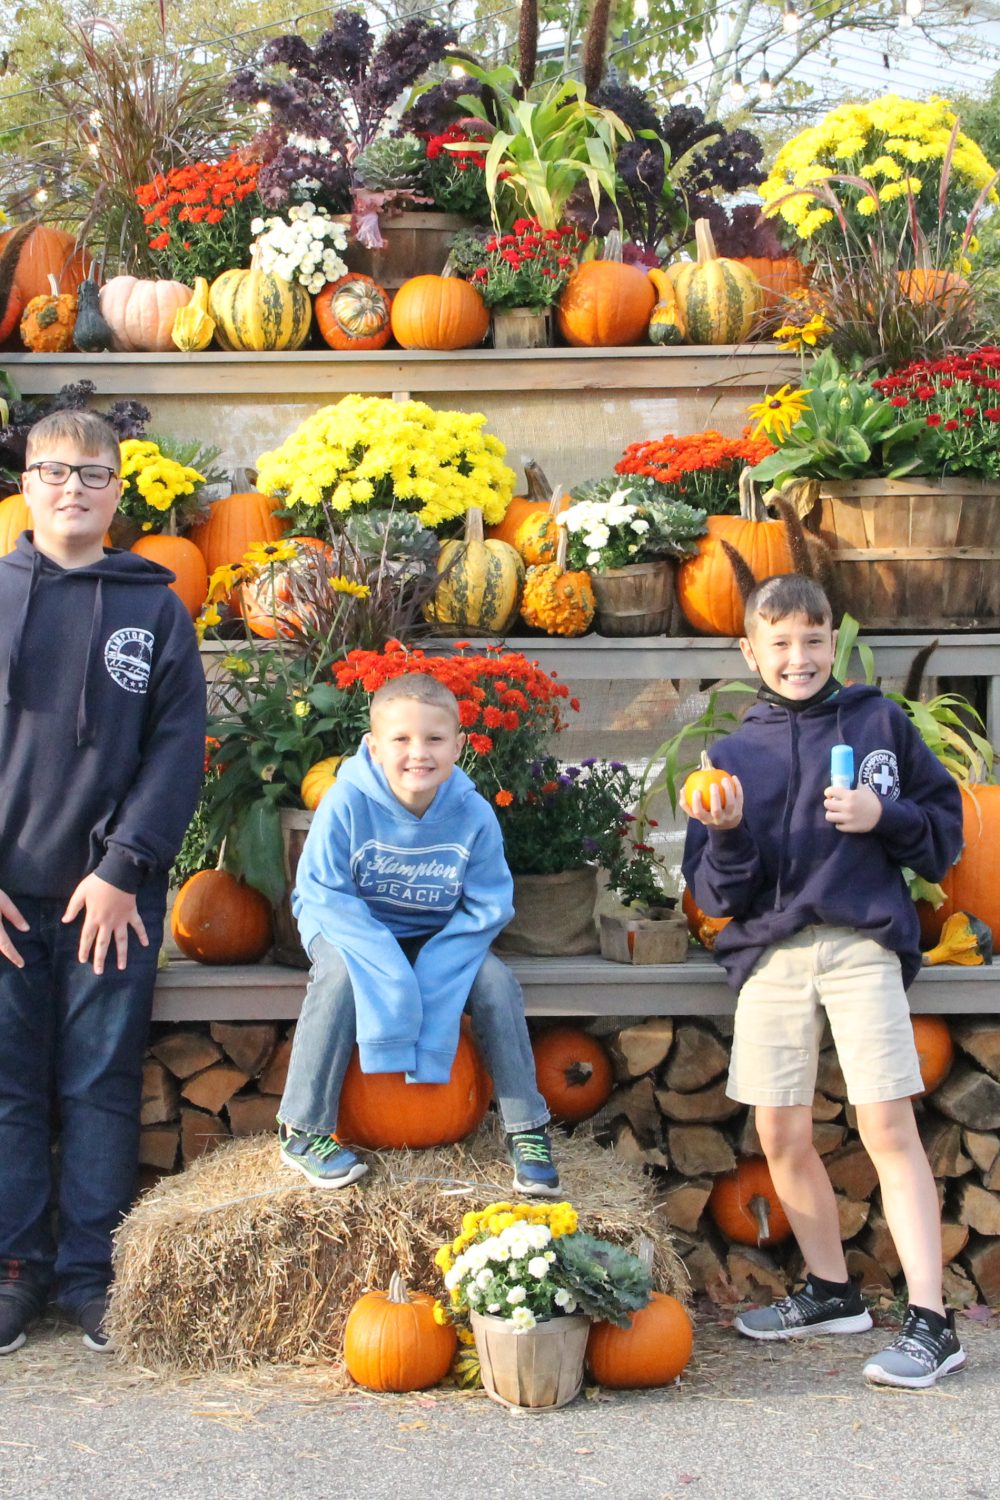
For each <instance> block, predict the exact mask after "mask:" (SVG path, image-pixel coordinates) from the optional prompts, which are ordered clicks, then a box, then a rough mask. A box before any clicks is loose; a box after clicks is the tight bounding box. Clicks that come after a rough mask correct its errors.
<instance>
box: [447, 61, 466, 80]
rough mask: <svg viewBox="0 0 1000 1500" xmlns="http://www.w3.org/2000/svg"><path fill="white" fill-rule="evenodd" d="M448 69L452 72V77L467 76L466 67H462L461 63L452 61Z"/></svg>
mask: <svg viewBox="0 0 1000 1500" xmlns="http://www.w3.org/2000/svg"><path fill="white" fill-rule="evenodd" d="M448 71H449V73H450V74H451V76H452V78H465V76H466V72H465V69H464V68H463V67H462V64H461V63H452V65H451V67H450V68H449V69H448Z"/></svg>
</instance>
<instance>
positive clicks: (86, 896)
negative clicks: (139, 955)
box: [62, 875, 149, 974]
mask: <svg viewBox="0 0 1000 1500" xmlns="http://www.w3.org/2000/svg"><path fill="white" fill-rule="evenodd" d="M80 911H82V912H83V914H84V916H83V926H82V927H81V929H80V947H79V949H78V951H77V957H78V958H79V960H80V962H81V963H82V964H85V963H86V962H87V960H88V959H89V958H90V951H91V949H93V951H94V973H95V974H103V973H104V960H105V958H106V957H107V952H108V949H109V948H110V946H111V941H112V939H114V944H115V950H116V952H117V954H118V967H119V969H124V967H125V965H126V963H127V962H128V932H129V928H130V927H131V929H132V931H133V932H134V933H135V935H136V937H137V938H138V939H139V941H140V943H141V944H142V946H143V947H144V948H148V947H149V938H148V937H147V936H146V929H145V927H144V926H143V925H142V918H141V917H140V915H139V911H138V908H137V907H136V904H135V897H134V896H131V895H129V893H128V891H120V890H119V889H118V887H117V886H116V885H109V884H108V882H107V881H106V880H102V879H101V877H100V876H99V875H85V876H84V878H83V879H82V880H81V881H80V884H79V885H78V886H77V888H76V890H75V891H74V892H73V894H72V896H70V898H69V903H68V905H67V907H66V910H65V911H64V912H63V916H62V919H63V921H64V922H72V920H73V918H74V917H75V916H76V915H77V913H78V912H80Z"/></svg>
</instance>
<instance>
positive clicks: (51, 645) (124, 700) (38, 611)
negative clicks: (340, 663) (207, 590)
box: [0, 532, 205, 900]
mask: <svg viewBox="0 0 1000 1500" xmlns="http://www.w3.org/2000/svg"><path fill="white" fill-rule="evenodd" d="M31 536H32V534H31V533H30V532H23V533H22V534H21V536H20V537H19V538H18V541H17V547H16V549H15V551H13V552H10V553H8V554H7V556H6V557H0V890H4V891H6V892H8V894H9V895H11V896H12V897H13V898H14V899H15V900H16V899H17V897H18V895H24V896H36V897H53V898H59V899H62V898H64V897H68V896H70V895H71V894H72V892H73V890H74V889H75V887H76V886H77V885H78V883H79V882H80V881H81V880H82V879H83V877H84V876H85V875H89V874H91V873H92V872H96V873H97V874H98V875H100V877H101V879H102V880H106V881H108V883H109V884H111V885H114V886H117V887H118V888H119V889H120V890H123V891H128V892H130V893H134V892H136V891H137V890H138V889H139V887H140V886H141V885H142V884H143V883H144V882H145V881H146V880H147V879H148V878H150V877H151V876H155V875H162V874H165V873H166V871H167V870H169V868H170V866H171V864H172V863H173V861H174V857H175V856H176V854H177V851H178V849H179V848H180V844H181V840H182V839H183V837H184V832H185V829H186V828H187V825H188V823H189V822H190V819H191V815H192V813H193V812H194V808H195V804H196V802H197V798H198V789H199V786H200V784H201V775H202V765H203V761H204V754H205V677H204V673H203V671H202V669H201V665H200V662H199V658H198V648H197V642H196V639H195V634H194V629H193V627H192V624H191V620H190V617H189V615H188V613H187V611H186V610H185V608H184V606H183V605H182V604H181V602H180V600H179V599H178V598H177V596H176V595H175V594H174V593H173V592H172V591H171V590H170V589H169V588H168V587H167V585H168V584H169V583H170V582H171V581H172V579H173V574H172V573H170V572H169V571H168V570H167V569H166V568H161V567H160V566H159V565H158V564H156V563H152V562H149V561H148V560H147V559H146V558H143V557H139V556H137V555H136V554H135V553H132V552H117V551H110V550H109V551H107V552H105V555H104V557H103V558H102V559H101V561H100V562H96V563H93V564H92V565H90V566H88V567H82V568H62V567H60V566H59V565H58V564H57V563H54V562H52V561H51V560H50V559H49V558H47V557H44V556H43V555H42V553H40V552H37V551H36V550H35V548H34V546H33V544H32V540H31Z"/></svg>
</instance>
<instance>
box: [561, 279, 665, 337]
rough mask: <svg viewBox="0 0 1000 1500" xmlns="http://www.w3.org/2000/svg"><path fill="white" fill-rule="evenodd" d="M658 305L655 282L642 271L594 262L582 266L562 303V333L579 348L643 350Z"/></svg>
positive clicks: (564, 293)
mask: <svg viewBox="0 0 1000 1500" xmlns="http://www.w3.org/2000/svg"><path fill="white" fill-rule="evenodd" d="M655 305H656V292H655V290H654V288H653V285H652V282H651V281H650V280H649V278H648V277H647V275H646V273H645V272H644V271H640V269H639V267H638V266H628V265H623V264H622V263H621V262H620V261H615V260H588V261H585V262H584V263H583V265H582V266H577V268H576V270H575V271H574V272H573V274H572V275H571V276H570V278H569V281H568V282H567V283H566V287H565V290H564V291H563V294H562V296H561V297H560V299H559V305H558V308H557V309H556V313H557V317H558V321H559V332H560V333H561V334H562V336H563V338H564V339H565V340H566V342H567V344H572V345H573V346H574V347H576V348H588V349H595V348H607V347H611V346H614V345H622V344H642V343H645V341H646V330H647V328H648V327H649V318H650V314H651V313H652V311H653V308H654V306H655Z"/></svg>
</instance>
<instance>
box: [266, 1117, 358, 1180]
mask: <svg viewBox="0 0 1000 1500" xmlns="http://www.w3.org/2000/svg"><path fill="white" fill-rule="evenodd" d="M278 1146H279V1149H280V1151H281V1159H282V1161H283V1162H284V1163H285V1166H286V1167H294V1168H295V1170H296V1172H301V1173H302V1175H303V1177H307V1178H308V1179H309V1181H310V1182H311V1183H312V1185H313V1187H318V1188H341V1187H347V1185H348V1183H351V1182H357V1180H358V1178H359V1177H363V1176H364V1175H365V1173H366V1172H367V1171H368V1164H367V1162H363V1161H361V1160H359V1158H358V1157H356V1156H355V1154H354V1152H353V1151H348V1149H347V1147H346V1146H342V1145H341V1144H340V1142H339V1141H338V1140H337V1139H336V1138H335V1137H334V1136H332V1135H309V1134H308V1132H307V1131H305V1130H293V1129H292V1127H291V1126H290V1125H279V1126H278Z"/></svg>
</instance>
